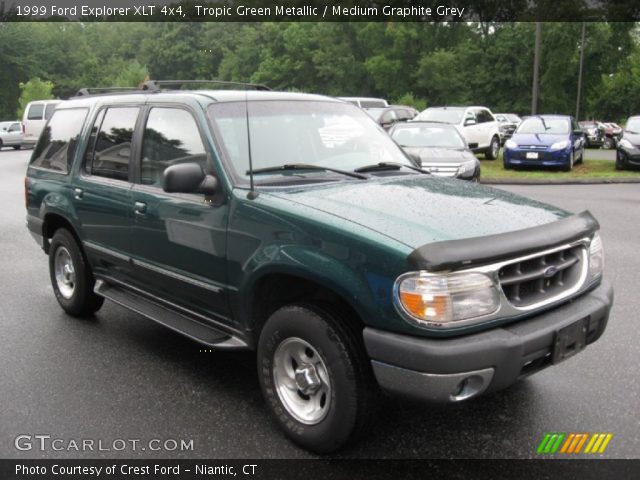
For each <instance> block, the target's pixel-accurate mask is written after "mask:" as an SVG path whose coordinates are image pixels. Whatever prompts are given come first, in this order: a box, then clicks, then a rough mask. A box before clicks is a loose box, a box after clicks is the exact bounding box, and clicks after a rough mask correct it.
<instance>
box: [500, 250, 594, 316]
mask: <svg viewBox="0 0 640 480" xmlns="http://www.w3.org/2000/svg"><path fill="white" fill-rule="evenodd" d="M585 258H586V250H585V247H584V246H582V245H577V246H573V247H569V248H566V249H564V250H560V251H558V252H553V253H548V254H546V255H540V256H537V257H533V258H529V259H527V260H523V261H520V262H515V263H510V264H508V265H505V266H503V267H502V268H501V269H500V270H499V271H498V280H499V281H500V286H501V287H502V291H503V292H504V294H505V296H506V297H507V299H508V300H509V302H511V304H512V305H514V306H515V307H527V306H530V305H535V304H538V303H542V302H545V301H547V300H549V299H551V298H554V297H559V296H561V295H562V294H563V293H565V292H567V291H568V290H571V289H572V288H573V287H575V286H576V285H577V283H578V282H579V281H580V279H581V277H582V271H583V269H584V267H585V265H584V262H585Z"/></svg>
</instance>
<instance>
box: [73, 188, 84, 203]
mask: <svg viewBox="0 0 640 480" xmlns="http://www.w3.org/2000/svg"><path fill="white" fill-rule="evenodd" d="M82 195H84V190H82V189H81V188H74V189H73V196H74V197H75V198H76V199H78V200H81V199H82Z"/></svg>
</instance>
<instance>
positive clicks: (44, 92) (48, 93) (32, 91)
mask: <svg viewBox="0 0 640 480" xmlns="http://www.w3.org/2000/svg"><path fill="white" fill-rule="evenodd" d="M20 90H21V91H22V93H20V99H19V100H18V104H19V105H20V106H19V107H18V118H22V114H23V113H24V109H25V108H27V104H28V103H29V102H33V101H35V100H51V99H52V98H53V93H52V92H53V83H51V82H49V81H45V80H40V79H39V78H38V77H35V78H32V79H31V80H29V81H28V82H27V83H20Z"/></svg>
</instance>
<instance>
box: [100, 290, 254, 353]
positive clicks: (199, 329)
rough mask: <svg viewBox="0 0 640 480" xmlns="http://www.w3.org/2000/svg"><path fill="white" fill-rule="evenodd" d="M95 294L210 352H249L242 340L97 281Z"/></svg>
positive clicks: (127, 291)
mask: <svg viewBox="0 0 640 480" xmlns="http://www.w3.org/2000/svg"><path fill="white" fill-rule="evenodd" d="M93 290H94V291H95V293H96V294H98V295H100V296H102V297H104V298H106V299H108V300H111V301H112V302H114V303H117V304H118V305H121V306H123V307H125V308H128V309H129V310H131V311H133V312H136V313H139V314H140V315H142V316H144V317H147V318H148V319H150V320H153V321H154V322H158V323H159V324H161V325H164V326H165V327H168V328H170V329H171V330H173V331H175V332H178V333H181V334H182V335H185V336H187V337H189V338H191V339H193V340H195V341H196V342H198V343H202V344H203V345H206V346H208V347H211V348H219V349H242V348H248V345H247V344H246V342H244V341H243V340H241V339H240V338H238V337H236V336H233V335H230V334H228V333H225V332H222V331H220V330H218V329H216V328H214V327H212V326H210V325H206V324H204V323H202V322H199V321H197V320H194V319H192V318H189V317H187V316H185V315H182V314H180V313H178V312H175V311H172V310H170V309H168V308H166V307H163V306H161V305H159V304H157V303H155V302H153V301H152V300H149V299H147V298H145V297H143V296H141V295H137V294H136V293H134V292H131V291H130V290H127V289H125V288H122V287H119V286H115V285H113V284H108V283H106V282H104V281H103V280H96V285H95V287H94V289H93Z"/></svg>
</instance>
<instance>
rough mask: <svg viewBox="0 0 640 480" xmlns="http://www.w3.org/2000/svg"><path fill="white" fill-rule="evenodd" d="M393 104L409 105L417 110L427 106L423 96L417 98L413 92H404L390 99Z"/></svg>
mask: <svg viewBox="0 0 640 480" xmlns="http://www.w3.org/2000/svg"><path fill="white" fill-rule="evenodd" d="M392 104H393V105H409V106H410V107H413V108H415V109H416V110H418V111H419V112H421V111H422V110H424V109H425V108H427V101H426V100H425V99H424V98H417V97H415V96H414V95H413V93H405V94H404V95H401V96H399V97H397V98H396V99H394V100H393V101H392Z"/></svg>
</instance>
